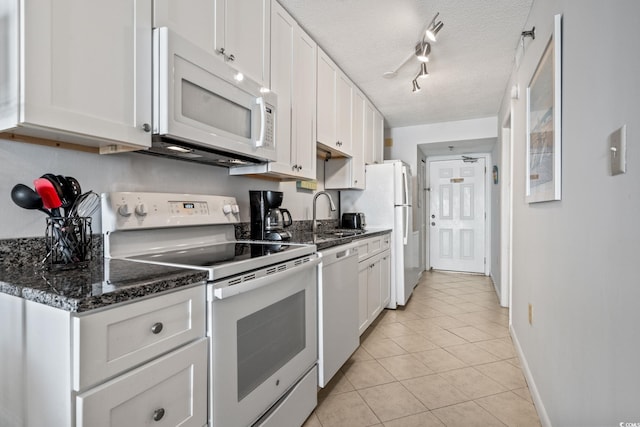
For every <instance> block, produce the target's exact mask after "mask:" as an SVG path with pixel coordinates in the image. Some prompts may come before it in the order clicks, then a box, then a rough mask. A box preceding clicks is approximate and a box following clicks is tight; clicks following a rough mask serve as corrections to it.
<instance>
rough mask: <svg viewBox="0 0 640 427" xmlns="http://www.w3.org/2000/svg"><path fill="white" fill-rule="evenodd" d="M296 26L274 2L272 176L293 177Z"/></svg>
mask: <svg viewBox="0 0 640 427" xmlns="http://www.w3.org/2000/svg"><path fill="white" fill-rule="evenodd" d="M297 25H298V24H296V22H295V21H294V20H293V18H292V17H291V16H290V15H289V14H288V13H287V12H286V11H285V10H284V8H283V7H282V6H280V5H279V4H278V3H277V2H275V1H274V2H273V5H272V13H271V43H272V46H271V90H273V91H274V92H275V93H276V94H277V95H278V113H277V115H276V151H277V161H276V162H275V165H272V167H274V170H275V171H276V172H280V173H283V174H288V173H291V174H292V175H294V174H295V172H296V168H295V167H294V166H295V163H296V162H295V153H294V152H293V150H292V144H293V141H292V138H291V132H292V120H291V119H292V111H293V108H292V98H293V79H294V75H293V51H294V41H293V40H294V37H295V31H296V27H297Z"/></svg>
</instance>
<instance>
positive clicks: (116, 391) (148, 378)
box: [76, 338, 207, 427]
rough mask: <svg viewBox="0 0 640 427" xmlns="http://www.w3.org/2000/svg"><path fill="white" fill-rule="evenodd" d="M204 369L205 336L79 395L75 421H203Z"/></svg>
mask: <svg viewBox="0 0 640 427" xmlns="http://www.w3.org/2000/svg"><path fill="white" fill-rule="evenodd" d="M206 372H207V339H206V338H203V339H201V340H198V341H196V342H195V343H192V344H189V345H187V346H184V347H183V348H180V349H179V350H176V351H174V352H172V353H170V354H168V355H166V356H163V357H160V358H158V359H155V360H153V361H151V362H149V363H147V364H145V365H143V366H141V367H140V368H138V369H134V370H133V371H131V372H127V373H126V374H123V375H121V376H119V377H117V378H116V379H113V380H111V381H108V382H106V383H104V384H101V385H99V386H97V387H94V388H93V389H90V390H89V391H87V392H84V393H81V394H79V395H78V396H77V397H76V415H77V417H76V426H77V427H126V426H131V427H136V426H144V425H154V426H167V427H168V426H184V427H187V426H203V425H206V423H207V375H206Z"/></svg>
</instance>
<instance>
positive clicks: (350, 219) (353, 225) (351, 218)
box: [342, 212, 365, 229]
mask: <svg viewBox="0 0 640 427" xmlns="http://www.w3.org/2000/svg"><path fill="white" fill-rule="evenodd" d="M364 226H365V222H364V214H363V213H362V212H346V213H343V214H342V228H349V229H363V228H364Z"/></svg>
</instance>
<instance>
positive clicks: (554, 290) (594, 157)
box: [499, 0, 640, 427]
mask: <svg viewBox="0 0 640 427" xmlns="http://www.w3.org/2000/svg"><path fill="white" fill-rule="evenodd" d="M556 13H562V14H563V60H562V65H563V71H562V84H563V87H562V101H563V108H562V116H563V123H562V125H563V127H562V201H558V202H548V203H538V204H532V205H529V204H527V203H525V195H524V184H525V183H524V178H525V177H524V165H525V151H524V147H525V133H526V130H525V127H524V125H525V96H524V93H525V88H526V87H527V84H528V82H529V80H530V78H531V76H532V73H533V72H534V70H535V67H536V64H537V61H538V59H539V57H540V55H541V53H542V51H543V49H544V47H545V44H546V42H547V40H548V39H549V36H550V33H551V30H552V25H553V16H554V14H556ZM639 15H640V2H637V1H633V0H611V1H607V2H603V1H595V0H583V1H579V2H578V1H571V0H535V1H534V5H533V9H532V11H531V14H530V17H529V19H528V22H527V25H526V28H531V27H534V26H535V29H536V38H535V40H534V41H532V42H529V41H528V42H527V44H528V47H527V49H526V50H525V52H524V56H523V58H522V62H521V65H520V68H519V69H518V70H517V71H515V73H514V75H513V79H512V84H513V83H517V84H518V85H519V86H520V93H521V96H520V99H519V100H517V101H513V112H512V122H511V124H512V131H513V134H514V147H513V148H514V152H513V155H514V182H513V188H514V198H513V205H514V206H513V211H514V224H513V228H514V233H513V239H514V241H513V306H512V322H513V323H512V330H513V334H514V338H516V343H517V344H518V345H519V346H520V348H521V350H522V353H523V355H524V367H525V370H526V371H528V372H529V373H530V379H533V383H531V384H530V386H531V387H532V391H533V393H534V398H535V399H537V402H536V403H537V407H538V409H539V410H540V411H541V413H542V421H543V423H545V424H551V425H554V426H558V427H564V426H582V427H589V426H594V427H595V426H598V427H600V426H618V425H621V423H627V422H629V423H632V422H635V423H638V422H640V363H638V354H640V309H639V305H638V303H639V302H640V280H639V279H638V262H639V261H640V255H639V254H640V227H638V218H640V185H639V184H640V149H639V147H640V146H639V144H638V138H639V136H640V84H639V78H638V70H640V55H639V54H638V47H637V41H638V16H639ZM510 90H511V84H510V85H508V87H507V88H506V91H505V93H508V92H509V91H510ZM509 98H510V97H509V96H505V101H504V105H503V107H502V110H501V113H500V114H499V117H501V118H504V117H507V116H508V114H509V108H510V104H511V100H510V99H509ZM623 124H626V125H627V132H628V135H627V136H628V153H627V155H628V157H627V173H626V174H625V175H618V176H610V174H609V150H608V143H607V138H608V136H609V135H610V134H611V133H612V132H613V131H615V130H616V129H618V128H619V127H620V126H621V125H623ZM529 303H531V304H533V323H532V325H529V323H528V320H527V305H528V304H529Z"/></svg>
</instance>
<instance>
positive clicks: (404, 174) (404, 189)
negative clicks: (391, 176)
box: [402, 167, 411, 205]
mask: <svg viewBox="0 0 640 427" xmlns="http://www.w3.org/2000/svg"><path fill="white" fill-rule="evenodd" d="M407 180H408V178H407V169H406V168H405V167H403V168H402V181H403V184H404V185H403V187H402V192H403V193H404V194H403V197H404V200H403V202H402V203H403V204H405V205H410V204H411V203H410V202H409V183H408V182H407Z"/></svg>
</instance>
